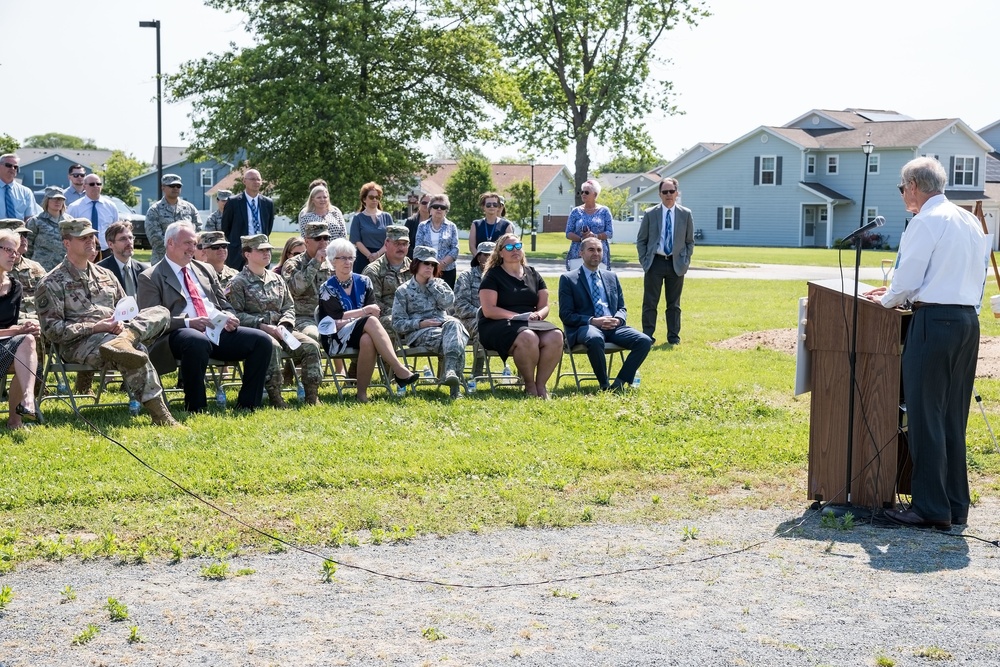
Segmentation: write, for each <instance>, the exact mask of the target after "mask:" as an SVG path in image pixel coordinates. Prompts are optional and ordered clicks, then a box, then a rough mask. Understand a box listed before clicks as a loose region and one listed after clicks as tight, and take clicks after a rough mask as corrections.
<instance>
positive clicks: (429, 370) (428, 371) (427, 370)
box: [424, 366, 434, 380]
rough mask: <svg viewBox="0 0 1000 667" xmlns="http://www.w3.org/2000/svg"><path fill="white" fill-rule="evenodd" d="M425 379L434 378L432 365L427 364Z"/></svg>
mask: <svg viewBox="0 0 1000 667" xmlns="http://www.w3.org/2000/svg"><path fill="white" fill-rule="evenodd" d="M424 379H425V380H432V379H434V373H433V372H432V371H431V367H430V366H425V367H424Z"/></svg>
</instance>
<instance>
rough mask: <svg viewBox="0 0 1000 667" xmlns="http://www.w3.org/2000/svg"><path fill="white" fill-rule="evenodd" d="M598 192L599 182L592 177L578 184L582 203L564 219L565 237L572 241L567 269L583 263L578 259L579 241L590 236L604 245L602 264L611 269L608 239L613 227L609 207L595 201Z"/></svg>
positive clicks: (612, 232)
mask: <svg viewBox="0 0 1000 667" xmlns="http://www.w3.org/2000/svg"><path fill="white" fill-rule="evenodd" d="M600 194H601V184H600V183H598V182H597V181H596V180H595V179H593V178H591V179H588V180H586V181H584V182H583V185H581V186H580V199H582V200H583V204H581V205H580V206H577V207H576V208H574V209H573V210H572V211H570V213H569V218H568V219H567V220H566V238H568V239H569V240H570V241H572V243H571V244H570V246H569V252H568V253H566V270H568V271H571V270H573V269H576V268H579V266H580V264H582V263H583V262H582V260H581V259H580V243H581V242H582V241H583V240H584V239H589V238H590V237H592V236H596V237H597V238H599V239H600V240H601V245H602V246H603V247H604V264H605V265H606V266H607V268H608V270H609V271H610V270H611V247H610V245H609V244H608V241H609V240H610V239H611V237H612V236H614V227H613V226H612V222H611V209H609V208H608V207H607V206H603V205H601V204H598V203H597V197H598V195H600ZM574 260H575V261H574Z"/></svg>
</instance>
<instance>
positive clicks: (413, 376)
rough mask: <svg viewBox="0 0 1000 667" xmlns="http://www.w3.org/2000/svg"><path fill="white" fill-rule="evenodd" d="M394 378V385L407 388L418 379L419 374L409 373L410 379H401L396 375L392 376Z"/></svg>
mask: <svg viewBox="0 0 1000 667" xmlns="http://www.w3.org/2000/svg"><path fill="white" fill-rule="evenodd" d="M394 377H395V378H396V384H397V385H399V386H400V387H408V386H410V385H411V384H413V383H414V382H416V381H417V380H419V379H420V373H410V377H405V378H401V377H399V376H398V375H394Z"/></svg>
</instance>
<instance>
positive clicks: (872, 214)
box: [865, 206, 878, 222]
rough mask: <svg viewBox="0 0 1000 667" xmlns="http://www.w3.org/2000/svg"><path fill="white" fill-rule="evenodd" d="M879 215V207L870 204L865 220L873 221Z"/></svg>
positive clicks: (866, 210)
mask: <svg viewBox="0 0 1000 667" xmlns="http://www.w3.org/2000/svg"><path fill="white" fill-rule="evenodd" d="M877 217H878V207H877V206H869V207H868V208H866V209H865V222H871V221H872V220H874V219H875V218H877Z"/></svg>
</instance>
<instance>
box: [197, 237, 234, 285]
mask: <svg viewBox="0 0 1000 667" xmlns="http://www.w3.org/2000/svg"><path fill="white" fill-rule="evenodd" d="M198 251H199V252H204V253H205V259H204V261H205V263H206V264H211V265H212V268H213V269H215V272H216V273H217V274H218V275H219V284H220V285H222V292H223V294H228V293H229V283H230V281H232V279H233V278H235V277H236V276H237V275H239V273H240V272H239V271H237V270H236V269H234V268H233V267H231V266H227V265H226V257H229V241H227V240H226V235H225V234H224V233H223V232H202V233H201V234H198ZM197 257H198V255H197V254H196V255H195V258H197Z"/></svg>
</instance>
